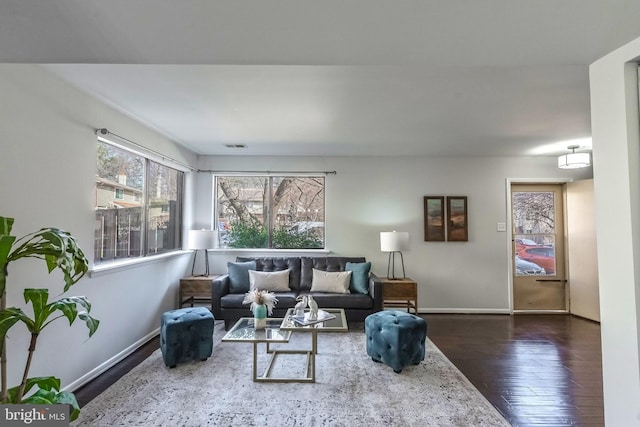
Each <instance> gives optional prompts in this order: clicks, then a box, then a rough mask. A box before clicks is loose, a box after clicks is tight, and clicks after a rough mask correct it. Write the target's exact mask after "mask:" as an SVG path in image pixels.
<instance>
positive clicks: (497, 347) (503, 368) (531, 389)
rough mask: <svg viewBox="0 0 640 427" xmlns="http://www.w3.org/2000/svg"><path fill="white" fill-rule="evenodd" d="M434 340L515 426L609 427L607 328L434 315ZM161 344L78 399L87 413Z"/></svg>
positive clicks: (573, 321) (563, 321)
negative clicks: (603, 341)
mask: <svg viewBox="0 0 640 427" xmlns="http://www.w3.org/2000/svg"><path fill="white" fill-rule="evenodd" d="M423 317H424V318H425V319H426V320H427V325H428V333H427V335H428V336H429V339H431V341H433V342H434V343H435V344H436V345H437V346H438V347H439V348H440V350H442V352H443V353H444V354H445V355H446V356H447V357H448V358H449V360H451V361H452V362H453V363H454V364H455V365H456V366H457V367H458V369H460V371H462V373H463V374H464V375H465V376H466V377H467V378H468V379H469V380H470V381H471V382H472V383H473V384H474V385H475V386H476V388H477V389H478V390H479V391H480V392H481V393H482V394H483V395H484V396H485V397H486V398H487V400H488V401H489V402H491V403H492V404H493V405H494V406H495V407H496V408H497V409H498V410H499V411H500V412H501V413H502V414H503V415H504V417H505V418H506V419H507V420H508V421H509V422H510V423H511V424H512V425H513V426H545V427H546V426H604V409H603V398H602V362H601V347H600V325H599V324H598V323H595V322H591V321H589V320H585V319H581V318H579V317H574V316H569V315H523V314H518V315H515V316H508V315H464V314H462V315H460V314H429V315H423ZM158 346H159V341H158V339H157V338H155V339H153V340H151V341H150V342H149V343H147V344H145V345H144V346H143V347H142V348H140V349H139V350H138V351H136V352H135V353H134V354H132V355H131V356H129V357H128V358H127V359H125V360H124V361H122V362H121V363H120V364H118V365H117V366H115V367H113V368H111V369H110V370H109V371H107V372H105V373H104V374H102V375H101V376H99V377H98V378H96V379H95V380H93V381H91V382H90V383H89V384H87V385H85V386H84V387H82V388H81V389H79V390H77V391H76V392H75V394H76V397H77V399H78V403H79V404H80V406H81V407H82V406H84V405H85V404H86V403H87V402H89V401H90V400H91V399H93V398H94V397H95V396H97V395H98V394H100V393H101V392H102V391H103V390H105V389H106V388H107V387H109V386H110V385H111V384H113V383H114V382H115V381H117V380H118V379H119V378H120V377H121V376H122V375H124V374H125V373H127V372H128V371H129V370H131V368H133V367H134V366H136V365H137V364H138V363H140V362H141V361H142V360H144V359H145V358H146V357H148V356H149V355H150V354H151V353H152V352H153V351H155V350H156V349H158Z"/></svg>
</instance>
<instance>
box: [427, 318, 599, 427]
mask: <svg viewBox="0 0 640 427" xmlns="http://www.w3.org/2000/svg"><path fill="white" fill-rule="evenodd" d="M424 318H425V319H427V325H428V332H427V335H428V336H429V338H430V339H431V341H433V342H434V343H435V344H436V345H437V346H438V348H440V350H442V352H443V353H444V354H445V355H446V356H447V357H448V358H449V360H451V361H452V362H453V363H454V364H455V365H456V366H457V367H458V369H460V371H462V373H464V375H465V376H466V377H467V378H468V379H469V380H470V381H471V382H472V383H473V384H474V385H475V386H476V388H477V389H478V390H479V391H480V392H481V393H482V394H483V395H484V396H485V397H486V398H487V400H489V401H490V402H491V403H492V404H493V405H494V406H495V407H496V408H497V409H498V410H499V411H500V412H501V413H502V415H504V417H505V418H506V419H507V420H508V421H509V422H510V423H511V424H512V425H514V426H574V425H575V426H603V425H604V407H603V397H602V351H601V345H600V324H599V323H596V322H592V321H589V320H585V319H582V318H579V317H575V316H570V315H539V314H536V315H533V314H529V315H523V314H518V315H514V316H508V315H424Z"/></svg>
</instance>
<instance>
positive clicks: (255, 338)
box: [222, 308, 349, 383]
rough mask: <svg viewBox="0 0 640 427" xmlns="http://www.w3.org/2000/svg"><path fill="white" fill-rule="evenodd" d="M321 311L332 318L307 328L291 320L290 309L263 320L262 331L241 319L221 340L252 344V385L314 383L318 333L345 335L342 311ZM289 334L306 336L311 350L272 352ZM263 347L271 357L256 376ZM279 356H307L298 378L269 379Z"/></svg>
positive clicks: (246, 318) (345, 327)
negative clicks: (264, 324) (261, 371)
mask: <svg viewBox="0 0 640 427" xmlns="http://www.w3.org/2000/svg"><path fill="white" fill-rule="evenodd" d="M322 310H324V311H326V312H328V313H330V314H332V315H334V316H335V318H333V319H329V320H326V321H324V322H319V323H314V324H311V325H300V324H298V323H297V322H295V321H294V320H293V319H292V314H293V309H292V308H290V309H289V310H288V311H287V313H286V314H285V317H284V319H274V318H269V319H267V326H266V328H265V329H257V330H256V329H254V327H253V318H252V317H243V318H241V319H239V320H238V321H237V322H236V324H235V325H234V326H233V327H232V328H231V329H230V330H229V332H227V334H226V335H225V336H224V337H223V338H222V341H223V342H245V343H252V344H253V381H254V382H303V383H313V382H315V381H316V354H317V352H318V333H320V332H347V331H348V329H349V328H348V325H347V319H346V317H345V314H344V309H341V308H323V309H322ZM293 332H301V333H310V334H311V349H289V348H278V349H272V348H271V347H270V345H271V344H274V343H289V339H290V338H291V334H292V333H293ZM261 343H264V344H266V353H268V354H270V355H271V357H270V359H269V362H268V364H267V367H266V369H265V371H264V374H262V375H261V376H258V366H257V364H258V344H261ZM282 354H304V355H306V356H307V363H306V369H305V373H304V375H303V376H302V377H297V378H282V377H271V371H272V369H273V366H274V364H275V362H276V359H277V357H278V355H282Z"/></svg>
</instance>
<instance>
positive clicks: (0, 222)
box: [0, 216, 15, 235]
mask: <svg viewBox="0 0 640 427" xmlns="http://www.w3.org/2000/svg"><path fill="white" fill-rule="evenodd" d="M14 221H15V220H14V219H13V218H8V217H6V216H0V235H2V234H10V233H11V228H12V227H13V222H14Z"/></svg>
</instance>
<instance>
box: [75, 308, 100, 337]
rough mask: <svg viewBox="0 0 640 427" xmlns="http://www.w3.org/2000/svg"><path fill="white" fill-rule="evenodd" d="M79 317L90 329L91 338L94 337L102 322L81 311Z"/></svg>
mask: <svg viewBox="0 0 640 427" xmlns="http://www.w3.org/2000/svg"><path fill="white" fill-rule="evenodd" d="M78 317H79V318H80V319H82V320H84V322H85V323H86V324H87V328H89V337H91V336H93V334H95V333H96V331H97V330H98V326H100V321H99V320H98V319H96V318H94V317H91V316H90V315H89V313H87V312H86V311H81V312H80V313H78Z"/></svg>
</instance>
